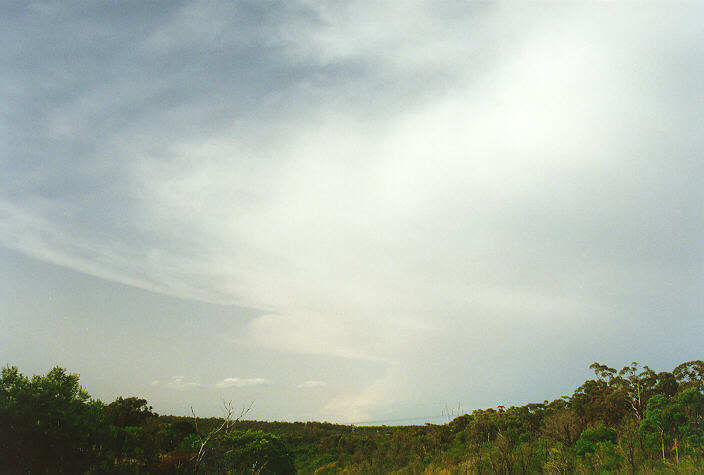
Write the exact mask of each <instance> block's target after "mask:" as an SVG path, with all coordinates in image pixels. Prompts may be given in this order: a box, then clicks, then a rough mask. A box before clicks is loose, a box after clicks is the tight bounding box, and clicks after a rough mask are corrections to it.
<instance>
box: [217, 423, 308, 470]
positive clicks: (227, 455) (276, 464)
mask: <svg viewBox="0 0 704 475" xmlns="http://www.w3.org/2000/svg"><path fill="white" fill-rule="evenodd" d="M218 445H219V446H220V447H221V448H222V449H223V450H224V453H223V455H222V462H221V465H220V466H221V467H222V468H224V469H225V470H226V471H228V472H230V471H234V472H237V473H241V472H251V473H263V474H288V473H295V472H296V469H295V468H294V466H293V458H292V456H291V454H290V453H289V451H288V449H287V448H286V446H285V445H284V443H283V442H282V440H281V439H280V438H279V437H277V436H276V435H274V434H270V433H266V432H263V431H260V430H259V431H254V430H246V431H232V432H227V433H225V434H224V435H223V436H222V437H220V438H219V440H218Z"/></svg>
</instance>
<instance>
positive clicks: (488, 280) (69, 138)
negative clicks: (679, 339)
mask: <svg viewBox="0 0 704 475" xmlns="http://www.w3.org/2000/svg"><path fill="white" fill-rule="evenodd" d="M277 7H278V8H274V7H272V6H271V5H268V4H250V3H247V2H238V3H234V4H227V5H225V4H208V3H188V4H183V5H176V4H173V5H171V4H170V5H166V6H160V7H144V6H143V7H140V8H148V9H149V8H153V9H154V12H152V13H150V14H144V11H141V10H140V9H138V8H136V7H135V10H131V9H130V8H120V7H119V6H105V7H101V8H107V9H109V10H110V12H109V13H110V14H104V13H105V12H101V11H100V8H97V7H96V8H79V7H75V8H69V9H59V10H55V11H48V10H47V9H49V8H50V7H43V8H36V7H35V8H29V7H27V8H20V7H17V8H15V7H12V8H9V7H5V8H8V10H9V11H8V12H7V13H8V14H7V15H0V22H2V24H1V26H2V28H1V29H0V31H2V33H1V35H2V36H1V37H0V38H1V39H3V40H4V41H3V42H2V44H4V45H5V46H4V48H3V50H2V52H3V58H6V64H7V67H6V68H3V72H2V73H1V76H0V84H2V85H3V87H2V88H0V91H1V92H0V95H1V96H0V98H1V99H2V101H3V103H4V104H7V107H6V108H4V109H3V111H2V112H0V114H5V115H3V116H2V119H3V124H5V125H4V126H3V127H1V128H0V167H1V169H0V170H1V172H2V182H3V185H4V186H2V187H0V242H1V243H2V244H3V245H5V246H7V247H10V248H12V249H16V250H18V251H20V252H23V253H26V254H28V255H31V256H34V257H37V258H39V259H42V260H46V261H50V262H54V263H56V264H59V265H62V266H66V267H70V268H73V269H77V270H80V271H82V272H86V273H89V274H91V275H96V276H100V277H103V278H106V279H110V280H114V281H118V282H122V283H127V284H129V285H134V286H138V287H141V288H145V289H149V290H152V291H156V292H162V293H167V294H170V295H176V296H179V297H184V298H193V299H199V300H202V301H205V302H211V303H218V304H227V305H237V306H244V307H248V308H253V309H256V311H257V312H259V313H258V316H257V317H256V318H253V319H250V320H247V321H246V322H245V323H243V324H242V326H241V328H237V330H236V331H234V330H233V331H232V332H230V333H226V334H219V333H218V334H217V337H218V338H223V339H226V340H227V341H228V342H229V343H230V344H231V345H238V347H241V348H250V349H252V351H254V350H259V351H267V352H269V354H270V355H271V356H270V357H271V358H272V360H275V359H277V358H286V356H282V354H283V355H285V354H297V355H315V356H316V357H325V356H327V357H331V358H332V357H335V358H345V359H348V360H351V361H356V362H358V364H359V365H362V364H364V365H368V364H371V365H374V369H375V374H380V375H381V376H379V378H378V380H377V381H374V382H372V383H365V387H364V388H360V389H359V391H358V393H356V394H334V391H333V388H332V386H333V385H332V384H330V385H329V386H328V387H327V389H326V391H327V390H330V394H333V396H330V397H332V398H334V399H333V400H330V401H326V402H323V403H321V405H322V406H323V407H326V408H327V409H326V411H328V412H326V414H330V415H331V417H332V416H334V417H339V418H344V417H349V418H351V419H352V420H359V418H360V417H363V416H364V417H366V416H368V415H370V414H372V413H373V411H375V410H382V409H380V408H382V407H383V406H384V404H386V402H388V403H389V405H391V406H392V405H393V402H394V401H396V402H399V401H398V399H399V398H400V397H401V396H399V395H402V394H413V395H414V397H416V398H418V399H419V400H420V399H432V400H435V399H437V397H438V396H437V394H435V393H434V392H441V393H443V394H445V395H447V397H448V399H450V400H453V401H454V400H458V399H463V398H462V397H461V396H460V394H472V397H473V398H476V400H475V403H476V404H480V401H481V402H482V403H483V401H485V400H486V401H487V403H493V402H494V401H493V399H491V397H490V396H489V395H488V392H487V393H482V391H485V389H483V386H482V387H479V388H477V387H474V386H473V387H471V388H470V387H468V386H467V383H465V382H464V381H484V380H486V379H487V378H489V377H491V379H492V380H493V381H495V383H496V385H497V388H496V389H495V390H496V391H502V390H506V391H509V392H510V393H511V394H514V396H515V397H529V394H528V393H526V392H521V391H522V390H521V389H517V388H519V386H520V385H516V384H514V383H515V378H519V377H520V375H522V374H525V373H526V372H527V371H528V369H529V368H531V367H534V366H536V365H539V366H541V367H544V368H546V370H545V372H546V373H551V372H554V371H549V370H548V369H547V368H553V369H554V370H555V371H559V369H560V367H559V365H558V363H556V361H563V360H564V357H563V356H564V355H566V354H567V353H569V354H570V358H572V359H570V361H571V362H572V364H574V365H575V366H577V367H580V368H581V367H583V366H584V361H583V360H586V361H588V362H591V361H592V360H594V359H597V358H598V355H594V353H595V350H594V348H597V347H600V346H603V345H604V342H603V338H602V337H601V334H602V333H603V331H602V330H601V329H603V328H606V327H608V328H609V329H610V331H611V332H612V333H613V334H621V333H623V334H624V335H625V336H624V338H626V337H627V338H631V340H629V341H631V342H632V345H631V346H630V347H636V346H637V347H642V345H636V344H635V343H634V342H636V341H642V340H643V338H645V337H646V336H647V335H644V334H639V333H638V332H633V331H632V329H633V328H650V327H649V326H648V325H650V326H651V327H652V326H657V325H660V323H658V322H660V320H661V314H662V309H664V308H666V309H669V310H668V312H667V313H668V314H671V315H678V318H681V319H682V320H683V321H684V322H690V323H691V321H692V319H693V318H694V317H695V315H696V309H697V308H700V303H701V296H700V292H699V289H700V288H701V284H702V278H703V277H702V274H701V269H702V262H703V251H702V247H701V245H700V243H701V242H702V241H704V218H703V217H702V214H701V213H700V212H699V211H698V210H700V209H701V202H702V199H703V197H702V191H701V190H702V189H704V187H703V186H702V183H703V182H704V166H703V165H702V161H701V160H700V156H701V151H702V150H704V141H703V139H702V136H701V134H700V133H699V131H698V130H696V127H693V126H692V124H699V123H702V119H703V117H702V111H704V104H702V101H703V100H704V99H703V98H702V95H701V86H700V85H701V84H702V82H704V72H703V71H704V68H703V67H702V65H703V64H704V55H702V54H701V51H700V50H701V48H696V47H695V46H693V45H698V44H700V43H701V40H702V32H701V28H700V25H699V23H698V22H697V21H696V20H695V19H696V18H699V17H700V16H701V7H700V6H697V5H692V4H678V5H677V6H676V7H670V6H668V7H667V8H666V7H663V6H657V5H641V4H639V5H635V4H633V5H625V4H624V5H608V6H604V8H603V9H602V8H599V9H597V8H593V7H590V6H588V5H577V4H569V5H560V6H559V7H556V8H550V9H549V11H548V9H547V8H545V7H544V6H541V5H539V4H532V5H511V4H500V3H499V4H462V3H452V2H450V3H442V4H439V3H436V2H422V1H417V2H416V1H414V2H403V3H395V2H389V3H383V4H379V2H352V3H350V4H347V5H345V6H340V5H335V6H332V7H331V6H330V5H327V4H318V3H311V2H285V4H284V3H282V4H278V5H277ZM57 15H58V17H57ZM57 19H58V20H59V21H57ZM108 19H110V20H108ZM113 19H117V20H113ZM655 20H657V21H655ZM8 45H12V46H8ZM28 51H31V52H32V53H31V54H28V53H26V52H28ZM106 58H110V61H107V59H106ZM160 318H163V319H164V320H168V316H167V315H164V316H161V317H160ZM634 321H637V322H641V323H642V322H647V323H648V324H647V325H644V324H643V325H633V324H632V323H633V322H634ZM684 326H686V325H684ZM597 329H598V330H597ZM639 331H640V330H639ZM653 344H654V345H656V346H657V342H653ZM619 347H620V348H626V347H629V345H628V344H621V345H619ZM535 348H540V350H539V351H536V350H535ZM604 351H605V350H604ZM624 351H625V350H624ZM656 353H657V354H661V353H662V352H656ZM525 354H530V355H531V358H525V357H524V356H522V355H525ZM624 358H626V359H625V361H631V360H632V358H633V356H624ZM279 361H280V360H279ZM478 361H482V362H488V363H484V364H478V363H477V362H478ZM439 369H442V371H440V370H439ZM177 371H179V372H180V371H181V370H178V369H174V371H173V372H177ZM448 372H450V373H452V374H456V375H461V376H462V377H453V378H449V379H451V381H449V380H448V378H447V376H446V375H447V373H448ZM226 374H227V373H226ZM311 374H319V373H315V372H314V373H311ZM321 377H322V376H321ZM326 378H327V377H326ZM502 378H503V379H502ZM213 379H214V380H215V379H216V378H213ZM300 379H303V378H298V379H296V381H299V380H300ZM277 381H278V379H277ZM502 381H503V383H502ZM266 384H267V380H265V379H263V378H251V379H246V378H245V379H240V378H226V379H223V380H220V381H218V382H216V383H212V384H205V385H201V384H198V383H195V382H192V381H188V380H186V379H185V378H183V377H174V378H172V379H170V380H167V381H166V382H163V383H158V385H157V386H161V387H165V388H171V389H195V388H206V387H207V388H218V389H223V388H228V387H234V388H244V387H259V386H264V385H266ZM291 384H296V383H295V382H293V383H291ZM304 384H305V383H304ZM502 384H503V386H502ZM476 386H480V385H476ZM511 391H513V392H511ZM319 392H323V391H319ZM478 394H479V395H478ZM482 394H483V395H482ZM538 397H543V395H542V394H541V395H539V396H538ZM463 403H464V404H465V405H467V406H469V405H471V404H472V401H469V400H467V399H463Z"/></svg>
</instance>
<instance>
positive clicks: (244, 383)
mask: <svg viewBox="0 0 704 475" xmlns="http://www.w3.org/2000/svg"><path fill="white" fill-rule="evenodd" d="M269 384H271V382H269V381H268V380H266V379H264V378H244V379H243V378H225V379H223V380H222V381H220V382H218V383H215V387H216V388H219V389H224V388H233V387H234V388H247V387H252V386H268V385H269Z"/></svg>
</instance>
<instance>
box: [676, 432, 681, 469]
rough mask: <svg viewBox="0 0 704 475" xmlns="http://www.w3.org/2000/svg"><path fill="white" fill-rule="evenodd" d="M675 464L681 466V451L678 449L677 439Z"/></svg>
mask: <svg viewBox="0 0 704 475" xmlns="http://www.w3.org/2000/svg"><path fill="white" fill-rule="evenodd" d="M675 463H676V464H677V465H679V464H680V451H679V450H678V449H677V439H676V438H675Z"/></svg>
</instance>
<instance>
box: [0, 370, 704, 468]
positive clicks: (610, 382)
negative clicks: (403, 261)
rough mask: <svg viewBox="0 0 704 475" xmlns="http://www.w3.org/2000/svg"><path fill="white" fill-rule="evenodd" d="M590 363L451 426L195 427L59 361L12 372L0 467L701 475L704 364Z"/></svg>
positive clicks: (1, 384)
mask: <svg viewBox="0 0 704 475" xmlns="http://www.w3.org/2000/svg"><path fill="white" fill-rule="evenodd" d="M591 368H592V369H593V370H594V374H595V376H594V379H590V380H588V381H585V382H584V384H582V385H581V386H580V387H579V388H577V389H576V390H575V392H574V393H573V395H572V396H571V397H563V398H560V399H557V400H554V401H552V402H548V401H544V402H542V403H532V404H526V405H524V406H519V407H509V408H504V407H503V406H499V407H498V408H497V409H493V408H490V409H477V410H475V411H473V412H472V413H471V414H464V415H461V416H459V417H456V418H455V419H454V420H452V421H450V422H449V423H448V424H445V425H434V424H426V425H423V426H402V427H386V426H382V427H353V426H344V425H338V424H328V423H318V422H308V423H281V422H256V421H239V420H237V421H231V422H230V423H224V421H223V420H222V419H217V418H210V419H199V420H198V421H197V424H196V423H195V421H194V419H193V418H184V417H173V416H158V415H157V414H155V413H154V412H153V409H152V408H151V407H150V406H149V405H148V403H147V401H146V400H145V399H141V398H137V397H127V398H122V397H120V398H117V399H116V400H115V401H113V402H112V403H110V404H108V405H105V404H102V403H101V402H100V401H95V400H92V399H91V398H90V396H89V395H88V393H86V391H85V390H83V389H82V388H81V387H80V385H79V384H78V376H77V375H75V374H69V373H67V372H66V371H65V370H63V369H61V368H54V369H53V370H51V371H50V372H49V373H47V374H46V375H45V376H34V377H32V378H27V377H25V376H23V375H22V374H20V373H19V371H18V370H17V368H14V367H6V368H4V369H3V371H2V376H1V377H0V473H35V472H39V473H156V472H159V473H257V472H258V473H293V472H300V473H330V474H332V473H341V472H342V473H390V472H395V473H422V472H426V473H541V472H551V473H552V472H559V473H572V472H578V473H602V472H619V473H624V472H629V473H638V472H661V471H668V470H672V471H679V472H682V473H701V472H704V393H703V392H702V381H703V379H704V363H702V362H701V361H690V362H687V363H683V364H681V365H679V366H677V367H676V368H675V369H674V370H673V371H672V372H660V373H656V372H654V371H652V370H651V369H650V368H648V367H647V366H643V367H640V366H639V365H638V363H631V364H630V365H628V366H626V367H624V368H623V369H622V370H620V371H616V370H615V369H614V368H610V367H608V366H606V365H603V364H599V363H594V364H593V365H592V366H591ZM218 428H221V429H222V430H220V429H218ZM216 429H217V430H216ZM209 434H210V435H211V436H212V437H211V438H208V437H207V436H208V435H209ZM206 439H207V440H208V442H207V450H205V451H202V450H201V449H202V443H203V441H204V440H206ZM199 452H200V455H199Z"/></svg>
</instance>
